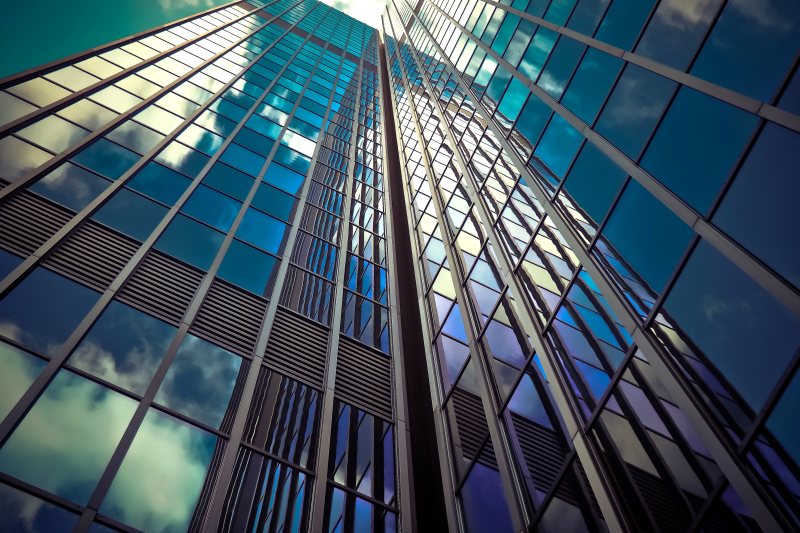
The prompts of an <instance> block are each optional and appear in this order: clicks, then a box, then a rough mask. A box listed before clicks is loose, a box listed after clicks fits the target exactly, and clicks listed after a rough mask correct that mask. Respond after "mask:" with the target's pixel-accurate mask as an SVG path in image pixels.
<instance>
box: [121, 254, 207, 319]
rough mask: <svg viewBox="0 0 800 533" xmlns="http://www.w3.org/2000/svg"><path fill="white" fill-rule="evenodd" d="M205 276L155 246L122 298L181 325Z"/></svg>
mask: <svg viewBox="0 0 800 533" xmlns="http://www.w3.org/2000/svg"><path fill="white" fill-rule="evenodd" d="M202 279H203V274H202V273H201V272H200V271H199V270H195V269H194V268H192V267H189V266H187V265H184V264H183V263H181V262H179V261H177V260H175V259H172V258H171V257H169V256H167V255H165V254H162V253H161V252H157V251H155V250H151V251H150V253H148V254H147V256H146V257H145V258H144V260H143V261H142V262H141V263H140V264H139V266H138V267H137V268H136V271H135V272H134V273H133V275H132V276H131V278H130V279H129V280H128V282H127V283H126V284H125V286H124V287H123V288H122V291H121V292H120V294H119V296H118V298H119V299H120V300H121V301H123V302H125V303H128V304H130V305H132V306H134V307H138V308H139V309H142V310H144V311H147V312H149V313H152V314H154V315H156V316H158V317H160V318H162V319H164V320H166V321H167V322H169V323H171V324H173V325H178V323H179V322H180V321H181V319H182V318H183V315H184V313H185V312H186V309H187V308H188V307H189V303H191V301H192V297H193V296H194V293H195V292H196V291H197V287H198V286H199V285H200V282H201V281H202Z"/></svg>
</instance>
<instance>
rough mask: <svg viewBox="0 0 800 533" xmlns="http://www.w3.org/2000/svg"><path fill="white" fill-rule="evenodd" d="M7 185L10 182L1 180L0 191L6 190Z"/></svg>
mask: <svg viewBox="0 0 800 533" xmlns="http://www.w3.org/2000/svg"><path fill="white" fill-rule="evenodd" d="M6 185H8V182H7V181H6V180H4V179H0V191H2V190H3V189H5V187H6Z"/></svg>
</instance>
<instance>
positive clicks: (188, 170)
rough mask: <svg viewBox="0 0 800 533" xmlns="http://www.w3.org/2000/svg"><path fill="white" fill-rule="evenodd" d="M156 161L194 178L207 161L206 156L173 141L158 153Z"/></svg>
mask: <svg viewBox="0 0 800 533" xmlns="http://www.w3.org/2000/svg"><path fill="white" fill-rule="evenodd" d="M156 161H158V162H160V163H164V164H165V165H167V166H169V167H172V168H174V169H175V170H177V171H178V172H180V173H182V174H185V175H187V176H189V177H190V178H192V179H194V178H195V177H197V175H198V174H199V173H200V171H201V170H203V167H204V166H205V165H206V163H208V156H206V155H204V154H201V153H200V152H198V151H197V150H192V149H191V148H189V147H187V146H184V145H182V144H181V143H179V142H177V141H173V142H171V143H169V144H168V145H167V147H166V148H164V149H163V150H162V151H161V152H160V153H159V154H158V156H157V157H156Z"/></svg>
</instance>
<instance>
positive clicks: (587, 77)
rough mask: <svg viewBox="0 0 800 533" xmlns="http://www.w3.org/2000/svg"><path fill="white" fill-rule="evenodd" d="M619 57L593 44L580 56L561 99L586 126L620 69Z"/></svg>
mask: <svg viewBox="0 0 800 533" xmlns="http://www.w3.org/2000/svg"><path fill="white" fill-rule="evenodd" d="M622 65H623V61H622V60H621V59H619V58H617V57H614V56H610V55H608V54H606V53H605V52H601V51H600V50H598V49H596V48H589V50H587V51H586V55H584V56H583V60H582V61H581V64H580V66H578V70H577V71H576V72H575V76H573V78H572V81H570V82H569V87H567V91H566V92H565V93H564V97H563V98H562V99H561V103H562V104H564V106H565V107H566V108H567V109H569V110H570V111H572V113H573V114H574V115H575V116H576V117H578V118H579V119H581V120H582V121H584V122H586V123H587V124H589V125H590V126H591V125H592V124H593V123H594V119H595V118H597V113H599V112H600V108H601V107H602V105H603V102H605V101H606V96H608V91H610V90H611V86H612V85H613V84H614V81H615V80H616V79H617V74H619V71H620V70H621V69H622Z"/></svg>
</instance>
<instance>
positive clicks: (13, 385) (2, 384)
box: [0, 342, 46, 420]
mask: <svg viewBox="0 0 800 533" xmlns="http://www.w3.org/2000/svg"><path fill="white" fill-rule="evenodd" d="M45 364H46V362H45V361H44V359H39V358H38V357H34V356H32V355H31V354H29V353H27V352H24V351H22V350H20V349H19V348H15V347H14V346H11V345H10V344H6V343H5V342H0V365H1V366H2V368H3V372H2V373H0V420H2V419H4V418H5V417H6V415H7V414H8V413H9V411H11V409H12V408H13V407H14V405H15V404H16V403H17V401H19V399H20V398H22V395H23V394H24V393H25V391H26V390H28V387H30V385H31V383H33V380H34V379H36V376H38V375H39V372H41V371H42V369H43V368H44V366H45Z"/></svg>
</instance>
